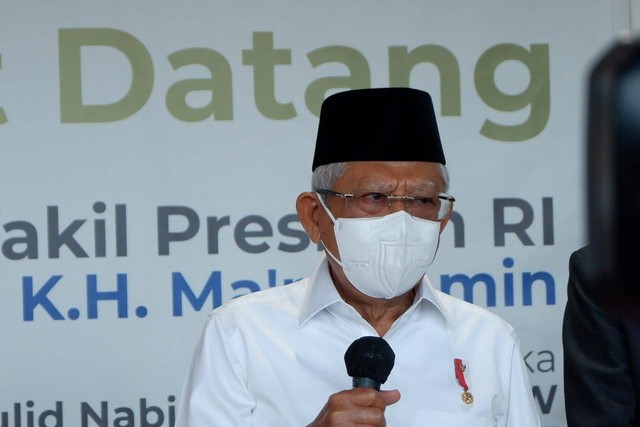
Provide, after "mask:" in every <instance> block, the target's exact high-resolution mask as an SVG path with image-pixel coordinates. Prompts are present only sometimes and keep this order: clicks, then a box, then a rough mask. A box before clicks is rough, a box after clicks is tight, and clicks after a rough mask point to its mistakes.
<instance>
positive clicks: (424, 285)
mask: <svg viewBox="0 0 640 427" xmlns="http://www.w3.org/2000/svg"><path fill="white" fill-rule="evenodd" d="M339 303H342V304H346V303H345V302H344V301H343V300H342V298H341V297H340V294H339V293H338V291H337V289H336V287H335V285H334V284H333V279H331V274H330V273H329V263H328V262H327V258H326V255H323V256H322V258H321V259H320V262H319V263H318V266H317V267H316V269H315V270H314V272H313V273H312V274H311V276H310V277H309V288H308V289H307V294H306V296H305V300H304V303H303V305H302V309H301V310H300V318H299V324H300V326H303V325H304V324H305V323H306V322H307V321H308V320H309V319H311V318H312V317H313V316H315V315H316V314H318V313H319V312H321V311H322V310H324V309H325V308H327V307H329V306H331V305H333V304H339ZM425 304H426V305H431V306H434V307H435V308H436V309H437V310H438V311H439V312H440V314H442V316H443V317H444V319H445V321H446V322H447V323H449V322H450V314H449V313H448V311H447V309H446V307H445V305H444V304H443V303H442V300H441V298H440V295H439V293H438V292H437V291H436V290H435V289H434V288H433V286H432V285H431V282H430V281H429V279H428V278H427V276H424V277H423V278H422V282H421V283H420V285H418V288H417V292H416V297H415V300H414V302H413V305H412V307H413V306H417V305H420V306H422V305H425ZM416 308H417V307H416Z"/></svg>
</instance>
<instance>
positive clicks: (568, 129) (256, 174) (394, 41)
mask: <svg viewBox="0 0 640 427" xmlns="http://www.w3.org/2000/svg"><path fill="white" fill-rule="evenodd" d="M629 13H630V12H629V3H628V1H621V0H615V1H604V0H565V1H561V2H558V1H556V0H553V1H551V0H535V1H533V0H509V1H507V0H485V1H482V2H477V1H470V0H406V1H402V2H400V1H393V0H387V1H381V0H366V1H364V0H352V1H348V2H345V1H337V0H326V1H322V2H319V1H316V2H314V1H305V2H301V1H292V0H271V1H249V0H235V1H208V2H207V1H201V0H200V1H198V0H183V1H166V0H153V1H152V0H137V1H124V0H114V1H109V2H87V1H71V0H64V1H63V0H61V1H56V2H51V1H44V0H21V1H17V0H4V1H3V4H2V13H1V14H0V150H1V151H0V153H1V155H0V166H1V167H0V224H1V228H0V269H1V272H2V274H1V275H0V338H1V344H0V345H1V348H2V351H1V352H0V354H1V356H0V426H2V427H10V426H11V427H15V426H22V427H35V426H39V427H40V426H47V427H51V426H56V427H58V426H63V425H65V426H79V427H93V426H100V427H107V426H146V427H160V426H163V427H164V426H172V425H173V422H174V418H175V409H176V406H177V403H178V402H177V398H178V396H179V392H180V388H181V385H182V380H183V377H184V374H185V372H186V369H187V366H188V364H189V361H190V358H191V355H192V352H193V349H194V345H195V342H196V338H197V336H198V335H199V333H200V330H201V328H202V326H203V323H204V320H205V317H206V314H207V313H208V312H209V311H210V310H211V309H212V308H214V307H217V306H219V305H220V304H222V303H223V302H224V301H226V300H228V299H230V298H234V297H237V296H239V295H242V294H246V293H248V292H254V291H257V290H260V289H264V288H268V287H273V286H283V285H286V284H287V283H290V282H292V281H293V280H296V279H298V278H301V277H305V276H307V275H308V274H309V272H310V271H311V269H312V268H313V266H314V265H315V263H316V262H317V260H318V258H319V256H320V252H319V248H318V247H317V246H316V245H314V244H313V243H311V242H310V240H309V239H308V237H307V236H306V234H305V233H304V232H303V230H302V227H301V225H300V223H299V222H298V219H297V216H296V215H295V209H294V203H295V198H296V196H297V195H298V194H299V193H300V192H302V191H306V190H308V189H309V187H310V176H311V159H312V153H313V146H314V142H315V131H316V125H317V114H318V111H319V107H320V104H321V102H322V100H323V99H324V98H325V97H326V96H327V95H329V94H331V93H334V92H337V91H341V90H345V89H349V88H361V87H381V86H413V87H416V88H420V89H424V90H427V91H429V92H430V93H431V94H432V95H433V98H434V102H435V104H436V112H437V115H438V119H439V123H440V129H441V134H442V138H443V141H444V147H445V152H446V154H447V160H448V166H449V170H450V174H451V182H452V184H451V189H450V192H451V194H453V195H454V196H456V198H457V199H458V202H457V204H456V206H455V209H456V212H455V216H454V218H453V221H452V222H451V223H450V224H449V227H448V229H447V230H446V231H445V234H444V237H443V241H442V243H441V245H440V253H439V254H438V258H437V259H436V262H435V264H434V266H433V267H432V269H431V271H430V273H429V275H430V277H431V280H432V282H433V283H434V285H435V286H436V287H438V288H440V289H442V290H443V291H445V292H448V293H451V294H452V295H455V296H457V297H459V298H464V299H466V300H468V301H472V302H474V303H476V304H478V305H481V306H485V307H487V308H489V309H490V310H492V311H494V312H495V313H497V314H499V315H500V316H502V317H504V318H505V319H506V320H508V321H509V322H510V323H511V324H513V325H514V327H515V328H516V330H517V331H518V334H519V337H520V341H521V345H522V350H523V354H524V355H525V362H526V364H527V367H528V368H529V373H530V376H531V383H532V388H533V390H532V392H533V393H534V396H535V399H536V401H537V403H538V405H539V409H540V413H541V416H542V420H543V424H544V425H545V426H564V425H566V422H565V420H564V405H563V397H562V395H563V385H562V346H561V337H560V330H561V323H562V313H563V310H564V304H565V301H566V291H565V287H566V281H567V263H568V258H569V254H570V252H571V251H572V250H574V249H576V248H578V247H579V246H581V245H583V244H584V243H585V236H584V233H583V231H584V230H583V229H584V228H585V227H584V226H585V224H584V222H585V220H584V206H583V204H584V203H583V200H584V194H585V190H584V188H583V179H584V141H585V137H584V131H583V130H584V128H585V122H584V116H585V112H586V106H585V100H586V93H585V88H586V76H587V72H588V70H589V68H590V67H591V65H592V64H593V62H594V61H595V60H596V59H597V58H598V57H599V55H600V54H601V53H602V52H603V50H604V49H606V48H607V47H608V46H609V45H610V44H611V43H612V41H613V39H614V38H615V37H616V36H617V35H618V34H619V32H620V31H623V30H628V29H629Z"/></svg>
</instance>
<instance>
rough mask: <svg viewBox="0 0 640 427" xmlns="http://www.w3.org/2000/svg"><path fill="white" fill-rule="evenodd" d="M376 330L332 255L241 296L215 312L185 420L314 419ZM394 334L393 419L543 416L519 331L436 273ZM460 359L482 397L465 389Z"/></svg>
mask: <svg viewBox="0 0 640 427" xmlns="http://www.w3.org/2000/svg"><path fill="white" fill-rule="evenodd" d="M375 335H377V334H376V331H375V330H374V329H373V327H372V326H371V325H370V324H369V323H367V322H366V321H365V320H364V319H363V318H362V317H361V316H360V315H359V314H358V313H357V312H356V310H355V309H354V308H353V307H351V306H350V305H348V304H346V303H345V302H344V301H343V300H342V299H341V298H340V296H339V294H338V292H337V290H336V288H335V286H334V284H333V282H332V280H331V278H330V275H329V269H328V264H327V262H326V259H323V260H322V262H321V263H320V265H319V267H318V268H317V269H316V271H315V272H314V274H313V275H312V276H311V277H309V278H307V279H303V280H300V281H298V282H296V283H292V284H290V285H286V286H282V287H276V288H271V289H268V290H265V291H261V292H256V293H253V294H249V295H245V296H242V297H240V298H237V299H234V300H231V301H229V302H227V303H226V304H224V305H223V306H222V307H219V308H217V309H216V310H214V311H213V312H212V313H211V314H210V315H209V318H208V320H207V324H206V327H205V329H204V331H203V333H202V336H201V339H200V341H199V343H198V346H197V349H196V352H195V356H194V359H193V363H192V365H191V368H190V370H189V372H188V374H187V378H186V380H185V384H184V387H183V391H182V396H181V399H180V402H179V408H178V413H177V419H176V427H214V426H222V427H231V426H253V427H280V426H295V427H301V426H305V425H307V424H309V423H310V422H312V421H313V420H314V419H315V417H316V416H317V414H318V413H319V412H320V410H321V409H322V407H323V406H324V404H325V403H326V401H327V399H328V397H329V396H330V395H331V394H333V393H336V392H338V391H341V390H346V389H350V388H351V387H352V386H351V381H352V379H351V378H350V377H348V376H347V373H346V368H345V365H344V353H345V350H346V349H347V347H349V345H350V344H351V343H352V342H353V341H354V340H356V339H358V338H360V337H362V336H375ZM384 338H385V340H386V341H387V342H388V343H389V345H390V346H391V348H392V349H393V350H394V352H395V355H396V357H395V366H394V368H393V370H392V371H391V374H390V375H389V378H388V380H387V382H386V383H385V384H384V385H383V386H382V389H398V390H399V391H400V394H401V398H400V401H399V402H398V403H396V404H394V405H391V406H388V407H387V409H386V412H385V417H386V420H387V425H388V426H389V427H404V426H434V427H449V426H456V427H489V426H510V427H534V426H539V425H540V422H539V418H538V415H537V411H536V408H535V404H534V401H533V396H532V392H531V387H530V386H529V381H528V378H527V373H526V371H525V366H524V361H523V360H522V357H521V353H520V349H519V346H518V342H517V339H516V337H515V334H514V331H513V328H512V327H511V326H509V325H508V324H507V323H506V322H505V321H504V320H502V319H500V318H499V317H498V316H496V315H494V314H492V313H490V312H489V311H487V310H485V309H483V308H481V307H478V306H475V305H472V304H469V303H467V302H464V301H462V300H460V299H457V298H454V297H452V296H449V295H447V294H444V293H442V292H440V291H437V290H435V289H434V288H433V287H432V286H431V284H430V283H429V281H428V279H427V278H426V277H425V278H424V279H423V281H422V283H421V285H420V286H419V288H418V292H417V293H416V298H415V301H414V304H413V305H412V306H411V307H410V308H409V309H408V310H407V311H406V312H405V313H404V314H403V315H402V316H401V317H400V318H399V319H397V320H396V322H395V323H394V324H393V326H392V327H391V329H390V330H389V331H388V332H387V334H386V335H385V336H384ZM456 358H460V359H462V360H463V361H464V363H465V365H466V367H467V368H466V370H465V372H464V379H465V380H466V382H467V385H468V387H469V392H470V393H471V394H472V395H473V397H474V402H473V403H472V404H466V403H464V402H463V400H462V398H461V395H462V393H463V388H462V386H461V385H460V383H459V381H458V380H457V379H456V375H455V370H454V359H456Z"/></svg>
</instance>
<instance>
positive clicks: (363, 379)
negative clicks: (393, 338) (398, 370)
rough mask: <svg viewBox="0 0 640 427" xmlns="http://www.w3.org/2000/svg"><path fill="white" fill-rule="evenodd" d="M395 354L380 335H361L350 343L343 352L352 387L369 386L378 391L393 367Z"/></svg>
mask: <svg viewBox="0 0 640 427" xmlns="http://www.w3.org/2000/svg"><path fill="white" fill-rule="evenodd" d="M395 358H396V355H395V353H394V352H393V350H392V349H391V346H389V344H388V343H387V342H386V341H385V340H384V339H382V338H380V337H362V338H358V339H357V340H355V341H354V342H352V343H351V345H350V346H349V348H348V349H347V352H346V353H345V354H344V363H345V365H346V366H347V373H348V374H349V376H350V377H352V378H353V387H354V388H356V387H371V388H374V389H376V390H378V391H380V385H381V384H384V383H385V381H387V378H388V377H389V374H390V373H391V369H393V363H394V361H395Z"/></svg>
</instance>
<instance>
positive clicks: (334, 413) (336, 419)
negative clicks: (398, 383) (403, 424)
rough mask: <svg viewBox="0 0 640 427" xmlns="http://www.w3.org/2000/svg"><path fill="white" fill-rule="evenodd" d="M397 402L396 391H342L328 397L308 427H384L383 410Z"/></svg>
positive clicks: (365, 388)
mask: <svg viewBox="0 0 640 427" xmlns="http://www.w3.org/2000/svg"><path fill="white" fill-rule="evenodd" d="M398 400H400V392H399V391H398V390H385V391H376V390H374V389H372V388H368V387H358V388H354V389H351V390H344V391H341V392H339V393H335V394H332V395H331V396H330V397H329V400H328V401H327V403H326V404H325V405H324V408H322V411H320V414H318V417H317V418H316V419H315V420H314V421H313V422H312V423H311V424H309V426H308V427H323V426H332V427H336V426H345V427H346V426H352V425H359V426H373V427H385V426H386V425H387V423H386V421H385V418H384V410H385V409H386V408H387V406H389V405H393V404H394V403H396V402H397V401H398Z"/></svg>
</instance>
